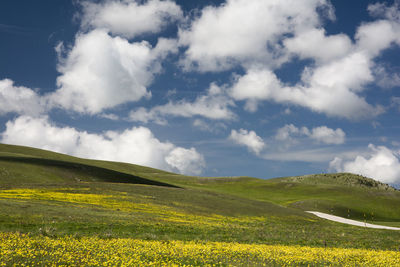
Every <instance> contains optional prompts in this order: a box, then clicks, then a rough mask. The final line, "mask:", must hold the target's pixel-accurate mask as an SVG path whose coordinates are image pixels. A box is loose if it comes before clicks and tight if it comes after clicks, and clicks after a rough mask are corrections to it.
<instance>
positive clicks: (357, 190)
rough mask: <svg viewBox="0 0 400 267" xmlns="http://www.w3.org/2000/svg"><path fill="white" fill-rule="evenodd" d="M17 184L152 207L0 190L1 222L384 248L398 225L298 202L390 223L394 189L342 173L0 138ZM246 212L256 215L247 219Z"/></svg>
mask: <svg viewBox="0 0 400 267" xmlns="http://www.w3.org/2000/svg"><path fill="white" fill-rule="evenodd" d="M360 181H361V182H360ZM110 182H112V183H110ZM120 183H125V184H120ZM154 185H163V186H154ZM171 185H172V186H175V187H171ZM18 187H19V188H34V189H38V188H39V189H43V190H44V191H46V190H50V191H51V190H53V191H51V192H54V191H57V190H59V189H60V188H66V187H68V188H73V190H76V192H81V190H82V189H84V192H85V194H94V195H101V196H107V197H110V196H111V197H113V199H114V198H115V199H117V200H118V201H122V200H121V199H120V198H121V195H123V196H124V197H126V199H127V200H128V201H130V202H132V203H143V204H146V205H153V206H152V207H153V208H154V207H155V209H156V210H155V211H154V212H153V211H152V212H141V211H137V210H128V211H121V210H119V209H117V208H110V207H101V206H100V207H99V206H98V205H97V206H96V205H88V204H85V203H83V204H82V203H79V205H78V204H73V205H72V204H71V203H68V202H64V201H60V200H58V201H55V200H52V199H44V198H37V197H36V198H35V197H33V199H30V200H29V201H21V200H16V199H6V198H4V197H3V198H1V196H0V230H3V231H9V230H11V231H15V230H18V231H23V232H31V233H36V234H39V233H40V234H43V233H44V234H49V235H63V234H71V233H73V234H78V235H86V234H91V235H92V234H96V235H100V236H134V237H139V238H148V239H182V240H192V239H201V240H216V241H239V242H256V243H271V244H272V243H282V244H307V245H313V246H318V245H321V244H322V240H328V243H330V244H333V245H335V246H345V247H346V246H347V247H354V246H355V247H381V248H389V249H390V248H395V247H396V246H397V241H398V240H399V238H400V233H398V232H396V233H394V232H392V231H385V230H367V229H362V228H357V227H352V226H347V225H342V224H337V223H332V222H327V221H325V220H320V219H316V218H315V217H313V216H311V215H308V214H306V213H304V212H302V211H301V210H309V209H310V210H319V211H325V212H329V213H333V214H337V215H341V216H347V215H350V216H351V218H355V219H364V214H366V215H365V216H366V217H367V219H368V221H371V220H374V221H380V222H382V223H383V224H387V225H399V222H400V210H399V209H398V207H399V204H400V193H399V192H398V191H395V190H392V189H391V188H387V187H385V186H384V185H381V184H374V183H370V181H369V180H365V179H364V178H361V177H358V176H354V175H349V174H339V175H314V176H307V177H288V178H279V179H271V180H262V179H256V178H246V177H241V178H200V177H188V176H182V175H177V174H173V173H169V172H164V171H160V170H157V169H153V168H147V167H142V166H137V165H132V164H125V163H115V162H107V161H93V160H86V159H79V158H75V157H70V156H67V155H63V154H58V153H53V152H49V151H44V150H39V149H33V148H27V147H20V146H11V145H1V144H0V188H3V189H9V188H18ZM71 190H72V189H71ZM76 192H75V191H72V193H76ZM123 201H125V198H124V200H123ZM121 203H122V202H121ZM160 207H161V208H160ZM157 209H159V210H171V211H174V212H177V213H179V214H187V216H189V217H190V216H192V217H193V216H199V217H198V218H197V217H196V219H195V220H194V221H193V222H192V223H190V222H189V223H188V222H177V221H171V220H172V218H170V217H171V216H172V215H168V214H167V215H165V214H162V213H160V211H157ZM372 213H373V215H372ZM171 214H172V213H171ZM210 214H216V215H218V216H222V217H220V218H222V219H221V220H222V222H221V221H218V223H216V222H215V218H214V217H213V218H210V217H209V216H210ZM213 216H214V215H213ZM172 217H173V216H172ZM251 217H257V218H259V219H255V220H249V219H248V218H251ZM237 218H239V219H240V218H244V219H243V220H236V219H237ZM246 218H247V219H246ZM260 218H261V219H260ZM210 220H211V221H210ZM235 220H236V221H235ZM196 221H199V222H201V223H200V224H196V223H194V222H196ZM366 233H368V234H366ZM343 237H346V238H343Z"/></svg>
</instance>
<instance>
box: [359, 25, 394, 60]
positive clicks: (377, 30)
mask: <svg viewBox="0 0 400 267" xmlns="http://www.w3.org/2000/svg"><path fill="white" fill-rule="evenodd" d="M355 37H356V40H357V46H358V48H359V49H361V50H364V51H366V52H367V53H368V54H370V55H371V56H372V57H375V56H377V55H379V53H380V52H381V51H382V50H384V49H387V48H388V47H390V45H391V44H393V43H394V42H395V41H397V42H398V43H400V25H399V23H395V22H392V21H388V20H378V21H373V22H370V23H365V24H363V25H361V26H360V27H359V28H358V29H357V33H356V36H355Z"/></svg>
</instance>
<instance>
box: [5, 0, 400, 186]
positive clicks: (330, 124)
mask: <svg viewBox="0 0 400 267" xmlns="http://www.w3.org/2000/svg"><path fill="white" fill-rule="evenodd" d="M40 3H41V4H40V5H38V4H37V3H36V2H35V1H28V0H25V1H22V0H12V1H11V0H5V1H1V2H0V141H1V142H2V143H10V144H19V145H28V146H35V147H38V148H43V149H49V150H53V151H58V152H62V153H67V154H71V155H74V156H78V157H87V158H96V159H105V160H115V161H125V162H131V163H136V164H141V165H146V166H152V167H156V168H161V169H165V170H170V171H175V172H179V173H185V174H191V175H203V176H239V175H247V176H255V177H260V178H271V177H280V176H289V175H303V174H311V173H321V172H342V171H346V172H353V173H359V174H362V175H365V176H369V177H372V178H375V179H377V180H380V181H383V182H386V183H391V184H398V183H400V162H399V155H400V139H399V138H398V136H400V135H399V133H400V126H399V112H400V91H399V88H400V65H399V62H400V53H399V52H400V49H399V46H400V12H399V8H400V2H399V1H382V2H377V1H351V2H348V1H347V2H346V1H327V0H301V1H299V0H296V1H289V0H287V1H274V0H270V1H266V0H253V1H245V0H229V1H226V2H225V1H183V0H182V1H172V0H171V1H160V0H152V1H151V0H150V1H133V0H118V1H117V0H115V1H111V0H110V1H67V0H58V1H50V0H43V1H41V2H40Z"/></svg>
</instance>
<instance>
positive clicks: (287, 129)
mask: <svg viewBox="0 0 400 267" xmlns="http://www.w3.org/2000/svg"><path fill="white" fill-rule="evenodd" d="M293 135H309V130H308V129H307V128H306V127H302V128H298V127H296V126H294V125H293V124H286V125H285V126H283V127H282V128H279V129H278V130H277V131H276V135H275V139H277V140H280V141H287V140H291V139H292V138H293Z"/></svg>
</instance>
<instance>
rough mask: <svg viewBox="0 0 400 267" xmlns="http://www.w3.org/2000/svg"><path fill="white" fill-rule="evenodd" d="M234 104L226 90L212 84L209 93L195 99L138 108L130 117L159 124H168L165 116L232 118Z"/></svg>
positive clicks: (134, 119) (233, 116) (213, 118)
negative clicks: (149, 107)
mask: <svg viewBox="0 0 400 267" xmlns="http://www.w3.org/2000/svg"><path fill="white" fill-rule="evenodd" d="M231 106H234V103H233V101H232V99H230V98H229V97H228V96H227V95H226V93H225V92H224V90H223V89H222V88H220V87H218V86H217V85H215V84H211V86H210V87H209V89H208V91H207V94H205V95H200V96H198V97H197V98H196V99H195V100H194V101H187V100H181V101H177V102H168V103H167V104H165V105H159V106H155V107H153V108H151V109H150V110H147V109H145V108H138V109H136V110H133V111H132V112H131V113H130V115H129V118H130V120H132V121H141V122H144V123H148V122H150V121H153V122H155V123H158V124H166V123H167V122H166V120H165V116H175V117H185V118H189V117H194V116H201V117H205V118H208V119H212V120H231V119H233V118H235V114H234V113H233V112H232V111H231V110H230V107H231Z"/></svg>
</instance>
